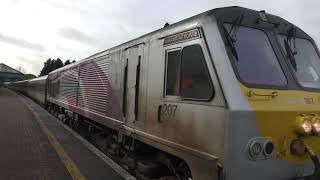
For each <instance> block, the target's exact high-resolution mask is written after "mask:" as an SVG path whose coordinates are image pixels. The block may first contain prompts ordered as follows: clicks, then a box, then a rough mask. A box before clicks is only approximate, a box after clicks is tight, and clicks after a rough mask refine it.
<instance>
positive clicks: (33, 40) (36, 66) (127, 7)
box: [0, 0, 320, 75]
mask: <svg viewBox="0 0 320 180" xmlns="http://www.w3.org/2000/svg"><path fill="white" fill-rule="evenodd" d="M235 5H237V6H243V7H247V8H252V9H256V10H263V9H264V10H266V11H267V12H268V13H271V14H275V15H278V16H281V17H283V18H285V19H287V20H289V21H290V22H292V23H294V24H296V25H298V26H299V27H300V28H302V29H303V30H305V31H306V32H307V33H309V34H310V35H311V36H312V37H313V38H314V39H315V41H316V42H317V43H318V45H320V30H319V28H320V11H319V5H320V2H319V1H318V0H308V1H305V0H160V1H154V0H108V1H107V0H2V1H1V2H0V63H1V62H2V63H5V64H7V65H9V66H11V67H13V68H17V67H18V66H21V67H23V68H24V69H25V72H26V73H33V74H35V75H39V72H40V70H41V68H42V66H43V62H44V61H45V60H46V59H48V58H49V57H51V58H57V57H60V58H61V59H62V60H66V59H71V60H73V59H76V60H80V59H82V58H84V57H87V56H89V55H91V54H93V53H96V52H98V51H101V50H105V49H107V48H110V47H112V46H115V45H117V44H119V43H122V42H125V41H128V40H130V39H133V38H135V37H137V36H140V35H143V34H144V33H148V32H150V31H153V30H155V29H158V28H161V27H163V25H164V24H165V22H169V23H174V22H177V21H179V20H182V19H185V18H188V17H190V16H193V15H196V14H199V13H201V12H204V11H206V10H209V9H214V8H217V7H223V6H235Z"/></svg>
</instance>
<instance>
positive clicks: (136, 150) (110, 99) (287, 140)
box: [46, 7, 320, 180]
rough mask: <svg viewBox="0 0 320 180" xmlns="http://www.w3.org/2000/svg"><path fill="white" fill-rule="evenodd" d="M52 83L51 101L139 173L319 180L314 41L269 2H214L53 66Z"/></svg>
mask: <svg viewBox="0 0 320 180" xmlns="http://www.w3.org/2000/svg"><path fill="white" fill-rule="evenodd" d="M46 87H47V94H48V95H47V101H46V102H47V104H46V105H47V107H48V108H49V109H50V111H54V112H55V113H57V114H60V115H62V116H59V117H63V119H65V120H66V119H67V121H68V122H69V123H70V124H74V123H75V122H77V123H78V122H87V123H88V124H89V129H91V128H92V126H93V127H96V128H97V129H99V130H100V131H102V132H103V135H104V137H106V138H105V139H106V142H105V143H104V146H105V147H103V148H102V149H105V150H106V152H107V153H108V154H109V155H112V156H113V157H116V158H119V159H121V162H122V163H123V164H124V165H125V167H127V168H128V169H129V170H132V171H133V172H134V173H135V174H136V176H137V177H138V178H139V179H148V180H149V179H162V180H163V179H183V180H187V179H188V180H189V179H194V180H213V179H216V180H236V179H246V180H256V179H261V180H269V179H273V180H282V179H288V180H289V179H305V180H310V179H311V180H318V179H320V170H319V169H320V167H319V166H320V165H319V154H320V145H319V144H320V95H319V91H320V58H319V51H318V49H317V47H316V45H315V43H314V41H313V39H312V38H311V37H310V36H309V35H308V34H306V33H305V32H304V31H302V30H301V29H299V28H298V27H296V26H295V25H293V24H292V23H290V22H288V21H286V20H284V19H282V18H280V17H277V16H274V15H271V14H267V13H265V12H264V11H254V10H250V9H246V8H241V7H228V8H219V9H214V10H210V11H208V12H205V13H202V14H200V15H197V16H194V17H191V18H189V19H186V20H183V21H181V22H178V23H176V24H173V25H169V26H165V27H164V28H162V29H160V30H157V31H155V32H152V33H149V34H146V35H144V36H141V37H139V38H137V39H134V40H132V41H129V42H126V43H124V44H122V45H119V46H116V47H114V48H111V49H108V50H106V51H103V52H101V53H97V54H95V55H92V56H90V57H88V58H86V59H84V60H82V61H79V62H77V63H73V64H71V65H68V66H66V67H63V68H60V69H57V70H55V71H53V72H51V73H50V74H49V75H48V78H47V84H46ZM115 137H116V138H115ZM120 154H121V155H120Z"/></svg>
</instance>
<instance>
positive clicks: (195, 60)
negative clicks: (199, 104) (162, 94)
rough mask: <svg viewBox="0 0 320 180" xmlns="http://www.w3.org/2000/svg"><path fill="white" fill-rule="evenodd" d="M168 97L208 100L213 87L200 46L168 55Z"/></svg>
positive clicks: (189, 47)
mask: <svg viewBox="0 0 320 180" xmlns="http://www.w3.org/2000/svg"><path fill="white" fill-rule="evenodd" d="M166 95H169V96H181V97H182V98H183V99H196V100H208V99H210V98H211V97H212V95H213V86H212V82H211V79H210V76H209V72H208V69H207V66H206V63H205V59H204V56H203V53H202V49H201V47H200V46H199V45H191V46H187V47H185V48H184V49H183V50H182V51H180V50H178V51H171V52H168V53H167V74H166Z"/></svg>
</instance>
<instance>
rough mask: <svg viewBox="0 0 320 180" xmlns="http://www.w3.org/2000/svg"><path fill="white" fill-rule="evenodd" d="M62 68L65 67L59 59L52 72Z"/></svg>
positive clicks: (55, 62)
mask: <svg viewBox="0 0 320 180" xmlns="http://www.w3.org/2000/svg"><path fill="white" fill-rule="evenodd" d="M61 67H63V62H62V61H61V59H60V58H57V59H56V60H55V61H54V65H53V69H52V71H53V70H55V69H58V68H61Z"/></svg>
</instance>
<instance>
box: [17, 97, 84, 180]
mask: <svg viewBox="0 0 320 180" xmlns="http://www.w3.org/2000/svg"><path fill="white" fill-rule="evenodd" d="M21 100H22V101H23V103H24V104H25V106H26V107H27V108H28V109H29V111H30V112H31V113H32V114H33V116H34V117H35V119H36V121H37V122H38V124H39V125H40V128H41V130H42V131H43V133H44V134H45V135H46V136H47V137H48V140H49V141H50V143H51V145H52V146H53V148H54V149H55V151H56V152H57V154H58V155H59V157H60V159H61V161H62V162H63V164H64V166H65V167H66V168H67V170H68V172H69V174H70V175H71V177H72V179H74V180H86V178H85V177H84V176H83V175H82V174H81V172H80V170H79V169H78V168H77V166H76V164H75V163H74V162H73V161H72V159H71V158H70V157H69V156H68V154H67V153H66V152H65V151H64V149H63V147H62V146H61V144H60V143H59V141H58V140H57V138H56V137H55V136H54V135H53V134H52V133H51V132H50V130H49V129H48V128H47V127H46V126H45V125H44V123H43V121H42V120H41V118H40V117H39V115H38V114H37V113H36V112H35V111H34V110H33V109H32V108H31V107H30V105H28V103H27V102H26V101H25V100H24V99H22V98H21Z"/></svg>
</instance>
